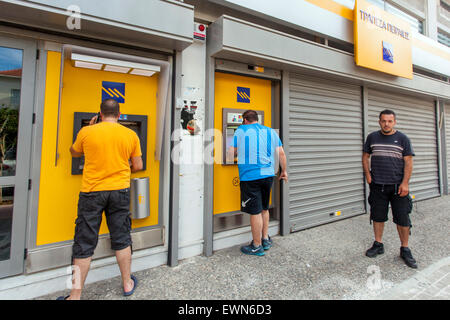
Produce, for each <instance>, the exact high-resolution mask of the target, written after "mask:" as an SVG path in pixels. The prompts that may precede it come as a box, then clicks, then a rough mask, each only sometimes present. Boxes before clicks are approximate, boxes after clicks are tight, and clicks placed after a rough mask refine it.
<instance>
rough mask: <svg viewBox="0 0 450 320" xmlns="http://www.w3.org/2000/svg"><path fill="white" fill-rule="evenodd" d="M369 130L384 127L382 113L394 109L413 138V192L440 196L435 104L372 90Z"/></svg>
mask: <svg viewBox="0 0 450 320" xmlns="http://www.w3.org/2000/svg"><path fill="white" fill-rule="evenodd" d="M368 92H369V93H368V96H369V115H368V118H369V132H372V131H376V130H380V127H379V125H378V115H379V113H380V112H381V111H382V110H384V109H391V110H393V111H394V112H395V113H396V115H397V126H396V128H397V129H398V130H400V131H401V132H403V133H405V134H406V135H407V136H408V137H409V139H410V140H411V143H412V146H413V149H414V153H415V157H414V158H413V159H414V168H413V174H412V177H411V180H410V193H411V195H414V196H415V199H416V200H423V199H428V198H432V197H437V196H439V195H440V190H439V171H438V154H437V136H436V115H435V105H434V102H433V101H432V100H423V99H418V98H415V97H408V96H404V95H400V94H392V93H385V92H381V91H378V90H373V89H369V90H368Z"/></svg>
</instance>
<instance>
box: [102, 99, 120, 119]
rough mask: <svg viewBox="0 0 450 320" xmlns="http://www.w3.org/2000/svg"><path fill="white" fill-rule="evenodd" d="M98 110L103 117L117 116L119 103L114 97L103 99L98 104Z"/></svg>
mask: <svg viewBox="0 0 450 320" xmlns="http://www.w3.org/2000/svg"><path fill="white" fill-rule="evenodd" d="M100 112H101V113H102V114H103V116H105V117H117V116H118V115H119V113H120V105H119V103H118V102H117V101H116V100H114V99H106V100H103V102H102V104H101V105H100Z"/></svg>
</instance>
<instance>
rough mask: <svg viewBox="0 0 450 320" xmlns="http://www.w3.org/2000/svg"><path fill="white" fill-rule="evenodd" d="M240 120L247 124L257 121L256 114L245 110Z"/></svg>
mask: <svg viewBox="0 0 450 320" xmlns="http://www.w3.org/2000/svg"><path fill="white" fill-rule="evenodd" d="M242 118H243V119H245V120H247V121H248V122H254V121H258V113H257V112H256V111H254V110H247V111H245V112H244V113H243V114H242Z"/></svg>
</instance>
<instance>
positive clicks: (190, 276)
mask: <svg viewBox="0 0 450 320" xmlns="http://www.w3.org/2000/svg"><path fill="white" fill-rule="evenodd" d="M449 208H450V196H444V197H440V198H435V199H430V200H426V201H421V202H418V203H415V205H414V210H413V212H412V214H411V219H412V224H413V228H412V235H411V238H410V243H409V247H410V248H411V250H412V253H413V255H414V257H415V258H416V260H417V262H418V266H419V267H418V269H411V268H409V267H407V266H406V265H405V264H404V263H403V261H402V260H401V258H400V257H399V253H400V240H399V238H398V235H397V230H396V228H395V225H394V224H393V222H392V218H391V215H390V220H389V222H387V223H386V227H385V232H384V238H383V242H384V245H385V253H384V254H383V255H380V256H378V257H376V258H368V257H366V256H365V255H364V253H365V250H366V249H367V248H369V247H370V246H371V245H372V242H373V231H372V226H371V225H370V224H369V216H368V215H367V214H365V215H361V216H357V217H353V218H349V219H345V220H341V221H338V222H335V223H330V224H326V225H322V226H319V227H315V228H311V229H308V230H303V231H300V232H296V233H292V234H290V235H288V236H285V237H281V236H276V237H273V240H274V246H273V247H272V248H271V249H270V250H269V251H267V252H266V255H265V256H263V257H256V256H247V255H244V254H242V253H241V252H240V250H239V246H234V247H231V248H228V249H223V250H219V251H217V252H215V253H214V255H213V256H211V257H209V258H206V257H204V256H196V257H192V258H189V259H185V260H182V261H180V263H179V265H178V266H176V267H168V266H165V265H164V266H159V267H155V268H152V269H148V270H144V271H140V272H136V273H134V274H135V275H136V277H137V278H138V279H139V286H138V288H137V289H136V292H135V293H134V295H133V296H131V297H128V298H125V297H123V296H122V289H121V280H120V277H115V278H112V279H109V280H105V281H100V282H97V283H92V284H89V285H87V286H86V287H85V289H84V291H83V299H85V300H116V299H117V300H126V299H132V300H144V299H145V300H155V299H156V300H165V299H182V300H184V299H189V300H191V299H194V300H197V299H198V300H203V299H208V300H220V299H229V300H235V299H244V300H246V299H256V300H267V299H270V300H275V299H276V300H280V299H281V300H285V299H293V300H297V299H305V300H361V299H364V300H366V299H367V300H372V299H389V300H394V299H405V300H406V299H421V300H422V299H433V300H450V241H449V240H450V239H449V238H450V233H449V230H450V228H449V226H450V210H449ZM63 294H68V291H66V292H58V293H55V294H52V295H47V296H43V297H39V298H37V299H38V300H40V299H55V298H56V297H57V296H59V295H63Z"/></svg>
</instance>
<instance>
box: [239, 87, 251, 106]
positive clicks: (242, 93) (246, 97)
mask: <svg viewBox="0 0 450 320" xmlns="http://www.w3.org/2000/svg"><path fill="white" fill-rule="evenodd" d="M237 102H242V103H250V88H244V87H237Z"/></svg>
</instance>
